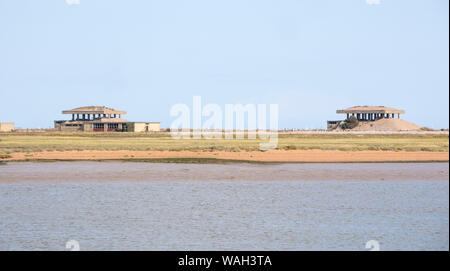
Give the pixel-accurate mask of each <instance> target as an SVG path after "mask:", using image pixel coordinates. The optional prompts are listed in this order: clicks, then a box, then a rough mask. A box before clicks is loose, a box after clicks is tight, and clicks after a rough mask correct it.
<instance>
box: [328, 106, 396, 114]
mask: <svg viewBox="0 0 450 271" xmlns="http://www.w3.org/2000/svg"><path fill="white" fill-rule="evenodd" d="M336 113H338V114H353V113H363V114H364V113H381V114H383V113H384V114H404V113H405V111H404V110H401V109H395V108H392V107H386V106H368V105H364V106H352V107H349V108H346V109H339V110H336Z"/></svg>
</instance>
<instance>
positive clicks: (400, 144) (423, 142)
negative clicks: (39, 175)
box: [0, 133, 449, 160]
mask: <svg viewBox="0 0 450 271" xmlns="http://www.w3.org/2000/svg"><path fill="white" fill-rule="evenodd" d="M262 142H266V141H263V140H260V139H254V140H253V139H232V140H225V139H174V138H172V137H171V136H170V134H168V133H157V134H145V133H22V134H18V133H0V159H7V158H11V157H14V154H21V157H27V155H29V156H30V157H31V156H33V153H42V152H67V153H69V152H71V153H73V152H74V151H97V152H98V151H103V152H107V151H109V152H112V151H116V152H117V151H120V155H121V157H120V159H126V157H124V156H123V151H129V152H130V153H131V152H179V153H190V154H192V153H193V152H202V153H203V152H216V153H218V154H221V153H222V154H223V153H229V152H234V153H242V152H251V153H257V152H259V143H262ZM277 150H278V151H279V152H280V153H281V151H282V153H283V155H287V156H288V155H289V153H290V151H292V153H296V155H299V152H300V151H323V152H324V153H325V152H326V151H333V153H334V154H335V153H336V151H341V152H343V153H344V152H345V153H349V152H355V153H357V152H368V151H370V152H377V153H388V152H402V153H407V152H411V153H418V152H427V153H433V152H434V153H441V154H442V153H444V154H445V153H447V156H448V152H449V136H448V134H342V135H339V134H338V135H336V134H290V135H289V134H280V135H279V140H278V148H277ZM330 154H331V152H330ZM220 156H221V155H219V156H218V157H217V156H216V157H217V158H221V157H220ZM241 156H242V155H241ZM176 157H178V158H180V157H183V155H180V154H179V155H177V156H176ZM227 157H229V155H228V156H227ZM280 157H282V156H280ZM117 158H119V157H117ZM19 160H21V159H19ZM406 160H408V159H406ZM447 160H448V159H447Z"/></svg>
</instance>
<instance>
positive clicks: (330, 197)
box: [0, 162, 449, 250]
mask: <svg viewBox="0 0 450 271" xmlns="http://www.w3.org/2000/svg"><path fill="white" fill-rule="evenodd" d="M448 167H449V165H448V163H423V164H412V163H406V164H283V165H247V164H232V165H186V164H151V163H121V162H111V163H106V162H71V163H9V164H6V165H0V249H1V250H23V249H25V250H65V244H66V242H67V241H68V240H71V239H74V240H77V241H78V242H79V243H80V248H81V250H365V247H364V246H365V243H366V242H367V241H368V240H371V239H374V240H377V241H378V242H379V243H380V246H381V247H380V248H381V250H448V249H449V182H448V174H449V170H448ZM208 176H209V177H208ZM197 177H198V178H197ZM198 180H200V181H198Z"/></svg>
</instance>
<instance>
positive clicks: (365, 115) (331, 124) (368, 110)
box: [327, 105, 405, 130]
mask: <svg viewBox="0 0 450 271" xmlns="http://www.w3.org/2000/svg"><path fill="white" fill-rule="evenodd" d="M336 113H337V114H346V115H347V118H346V119H348V118H350V117H351V116H353V117H355V118H356V119H357V120H358V121H376V120H379V119H390V118H400V114H405V111H404V110H400V109H395V108H391V107H385V106H367V105H364V106H353V107H349V108H346V109H339V110H336ZM341 122H342V120H330V121H327V129H328V130H332V129H335V128H337V127H338V126H339V124H340V123H341Z"/></svg>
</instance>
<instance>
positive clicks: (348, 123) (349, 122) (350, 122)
mask: <svg viewBox="0 0 450 271" xmlns="http://www.w3.org/2000/svg"><path fill="white" fill-rule="evenodd" d="M358 123H359V121H358V119H357V118H355V116H351V117H350V118H348V119H346V120H345V121H344V123H343V124H341V128H342V129H344V130H347V129H353V128H355V127H356V126H358Z"/></svg>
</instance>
